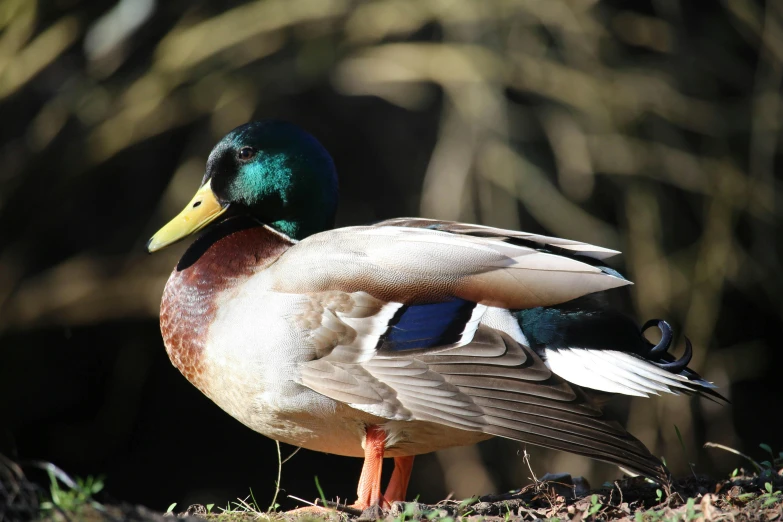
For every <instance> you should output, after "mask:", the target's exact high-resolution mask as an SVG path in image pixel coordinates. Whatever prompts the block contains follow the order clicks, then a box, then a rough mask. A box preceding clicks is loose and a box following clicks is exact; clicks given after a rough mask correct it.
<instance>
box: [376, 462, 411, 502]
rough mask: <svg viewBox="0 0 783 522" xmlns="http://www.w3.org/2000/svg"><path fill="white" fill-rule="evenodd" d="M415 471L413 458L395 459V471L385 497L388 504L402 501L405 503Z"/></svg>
mask: <svg viewBox="0 0 783 522" xmlns="http://www.w3.org/2000/svg"><path fill="white" fill-rule="evenodd" d="M412 471H413V457H394V471H393V472H392V476H391V480H390V481H389V486H388V487H387V488H386V493H385V494H384V495H383V496H384V497H385V498H386V501H387V502H394V501H395V500H400V501H402V502H405V494H406V493H407V492H408V482H410V480H411V472H412Z"/></svg>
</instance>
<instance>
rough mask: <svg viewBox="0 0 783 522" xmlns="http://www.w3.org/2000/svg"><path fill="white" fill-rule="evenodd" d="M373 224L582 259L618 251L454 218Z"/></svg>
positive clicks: (597, 258) (602, 256)
mask: <svg viewBox="0 0 783 522" xmlns="http://www.w3.org/2000/svg"><path fill="white" fill-rule="evenodd" d="M374 226H376V227H389V226H394V227H406V228H421V229H427V230H439V231H442V232H447V233H449V234H457V235H462V236H473V237H481V238H486V239H494V240H497V241H503V242H508V243H512V244H517V245H522V246H527V247H530V248H533V249H536V250H545V251H549V252H552V253H555V254H559V255H564V256H580V257H582V258H587V259H594V260H597V261H601V260H604V259H607V258H609V257H612V256H615V255H617V254H619V253H620V252H618V251H617V250H611V249H609V248H604V247H599V246H595V245H590V244H587V243H581V242H579V241H573V240H570V239H562V238H559V237H551V236H542V235H538V234H529V233H527V232H519V231H516V230H507V229H503V228H494V227H487V226H484V225H472V224H468V223H458V222H456V221H439V220H436V219H425V218H395V219H387V220H386V221H381V222H379V223H376V224H375V225H374Z"/></svg>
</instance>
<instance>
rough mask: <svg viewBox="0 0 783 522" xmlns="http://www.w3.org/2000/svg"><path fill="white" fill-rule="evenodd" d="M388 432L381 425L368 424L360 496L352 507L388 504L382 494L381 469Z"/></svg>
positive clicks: (363, 508)
mask: <svg viewBox="0 0 783 522" xmlns="http://www.w3.org/2000/svg"><path fill="white" fill-rule="evenodd" d="M385 443H386V432H385V431H383V429H381V427H380V426H368V427H367V435H366V436H365V439H364V465H363V466H362V476H361V477H360V478H359V488H358V489H357V491H356V493H357V495H358V496H359V498H358V499H357V500H356V502H355V503H354V505H353V506H352V507H355V508H357V509H361V510H365V509H367V508H368V507H370V506H379V505H380V506H383V507H385V506H388V505H389V503H388V502H387V501H386V499H385V498H383V496H382V495H381V469H382V466H383V452H384V449H385Z"/></svg>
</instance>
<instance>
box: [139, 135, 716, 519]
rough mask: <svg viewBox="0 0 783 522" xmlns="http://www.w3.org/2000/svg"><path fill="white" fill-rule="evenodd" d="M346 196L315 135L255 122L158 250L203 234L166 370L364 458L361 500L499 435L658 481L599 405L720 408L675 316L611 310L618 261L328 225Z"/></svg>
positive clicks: (537, 246) (166, 322)
mask: <svg viewBox="0 0 783 522" xmlns="http://www.w3.org/2000/svg"><path fill="white" fill-rule="evenodd" d="M337 196H338V190H337V176H336V172H335V167H334V164H333V162H332V159H331V157H330V156H329V154H328V153H327V152H326V150H325V149H324V148H323V147H322V146H321V144H320V143H319V142H318V141H317V140H316V139H315V138H313V137H312V136H311V135H309V134H308V133H306V132H305V131H303V130H301V129H300V128H298V127H296V126H294V125H292V124H289V123H284V122H275V121H261V122H253V123H248V124H246V125H243V126H241V127H238V128H236V129H234V130H233V131H231V132H229V133H228V134H227V135H226V136H225V137H224V138H223V139H222V140H220V142H219V143H218V144H217V145H216V146H215V147H214V148H213V149H212V152H211V153H210V155H209V159H208V161H207V165H206V174H205V175H204V178H203V181H202V183H201V187H200V188H199V189H198V191H197V192H196V194H195V196H194V197H193V199H192V201H191V202H190V203H188V205H187V206H186V207H185V209H184V210H183V211H182V212H181V213H180V214H179V215H178V216H177V217H175V218H174V219H173V220H172V221H171V222H169V223H168V224H167V225H165V226H164V227H163V228H162V229H160V231H159V232H157V233H156V234H155V235H154V236H153V237H152V239H150V241H149V243H148V245H147V248H148V250H149V252H155V251H157V250H160V249H162V248H164V247H166V246H168V245H170V244H172V243H174V242H176V241H179V240H180V239H183V238H185V237H186V236H189V235H190V234H193V233H195V232H198V231H201V230H202V229H203V230H204V232H203V233H202V234H201V235H200V236H199V237H198V239H196V240H195V242H194V243H193V244H192V245H191V246H190V247H189V248H188V249H187V251H186V252H185V254H184V255H183V256H182V258H181V260H180V261H179V263H178V264H177V266H176V268H175V269H174V271H173V272H172V274H171V277H170V278H169V280H168V283H167V284H166V287H165V290H164V293H163V299H162V303H161V308H160V326H161V332H162V335H163V341H164V343H165V346H166V350H167V352H168V355H169V357H170V359H171V361H172V363H173V364H174V366H176V367H177V368H178V369H179V370H180V372H182V374H183V375H184V376H185V377H186V378H187V379H188V380H189V381H190V382H191V383H192V384H193V385H195V386H196V387H197V388H198V389H199V390H201V391H202V392H203V393H204V394H205V395H206V396H207V397H209V398H210V399H211V400H213V401H214V402H215V403H216V404H217V405H218V406H220V407H221V408H223V409H224V410H225V411H226V412H228V413H229V414H230V415H232V416H233V417H234V418H236V419H237V420H239V421H240V422H242V423H243V424H245V425H246V426H248V427H249V428H251V429H253V430H255V431H257V432H259V433H262V434H264V435H266V436H267V437H271V438H272V439H275V440H278V441H281V442H285V443H287V444H292V445H294V446H301V447H303V448H308V449H311V450H316V451H323V452H327V453H333V454H337V455H345V456H351V457H363V458H364V465H363V468H362V473H361V477H360V479H359V486H358V490H357V495H358V499H357V502H356V504H355V506H356V507H358V508H367V507H369V506H378V505H388V503H389V502H392V501H395V500H404V498H405V495H406V490H407V486H408V480H409V478H410V474H411V469H412V466H413V459H414V456H415V455H419V454H423V453H428V452H431V451H435V450H438V449H442V448H448V447H452V446H459V445H467V444H474V443H477V442H479V441H482V440H485V439H488V438H490V437H495V436H498V437H506V438H509V439H514V440H517V441H522V442H525V443H530V444H534V445H539V446H544V447H547V448H554V449H557V450H563V451H568V452H572V453H576V454H579V455H586V456H588V457H592V458H595V459H600V460H603V461H607V462H611V463H614V464H618V465H620V466H623V467H625V468H626V469H629V470H631V471H633V472H636V473H639V474H642V475H645V476H647V477H651V478H654V479H657V480H663V479H664V478H665V477H666V473H667V472H666V470H665V468H664V467H663V466H662V464H661V462H660V461H659V460H658V459H657V458H655V457H654V456H653V455H652V454H650V452H649V451H648V450H647V448H645V447H644V445H643V444H642V443H641V442H640V441H638V440H637V439H636V438H634V437H633V436H632V435H630V434H629V433H628V432H627V431H626V430H625V429H624V428H623V427H621V426H620V425H619V424H617V423H615V422H613V421H611V420H607V419H606V418H604V416H603V413H602V409H601V405H602V404H603V399H604V398H605V397H606V396H607V395H609V394H626V395H635V396H642V397H646V396H648V395H650V394H658V393H659V392H668V393H674V394H677V393H684V394H703V395H706V396H708V397H713V398H720V396H719V395H718V394H717V393H716V392H715V391H714V390H713V388H714V386H713V385H712V384H711V383H709V382H707V381H705V380H704V379H702V378H701V377H700V376H699V375H697V374H696V372H694V371H693V370H691V369H689V368H688V367H687V365H688V362H689V361H690V358H691V345H690V343H686V351H685V354H684V355H683V356H682V357H681V358H679V359H675V358H674V357H673V356H672V355H670V354H669V353H668V349H669V347H670V345H671V341H672V331H671V328H670V327H669V325H668V324H667V323H666V322H665V321H651V322H648V323H647V324H646V325H644V327H643V328H642V329H639V328H638V327H637V326H636V324H635V323H634V322H633V321H632V320H631V319H628V318H626V317H625V316H624V315H622V314H620V313H618V312H617V311H615V310H612V309H611V308H609V307H608V306H607V305H606V304H605V303H604V301H603V300H602V299H601V296H602V294H601V293H602V292H605V291H606V290H609V289H612V288H617V287H621V286H625V285H628V284H630V282H629V281H628V280H626V279H625V278H623V277H622V276H621V275H620V274H618V273H617V272H616V271H614V270H612V269H610V268H608V267H606V266H604V260H605V259H606V258H608V257H610V256H612V255H615V254H617V253H618V252H616V251H614V250H609V249H607V248H602V247H598V246H593V245H588V244H585V243H580V242H578V241H571V240H566V239H558V238H554V237H546V236H541V235H535V234H527V233H524V232H516V231H512V230H502V229H498V228H491V227H486V226H480V225H470V224H463V223H456V222H449V221H437V220H432V219H423V218H400V219H391V220H388V221H382V222H380V223H376V224H373V225H369V226H353V227H345V228H337V229H333V226H334V217H335V210H336V208H337ZM652 326H657V327H658V328H659V329H660V330H661V334H662V338H661V341H660V342H659V343H657V344H655V345H653V344H652V343H650V342H648V341H647V340H646V339H645V337H644V336H643V335H642V334H643V332H644V330H645V329H646V328H649V327H652ZM385 457H393V458H394V466H395V467H394V472H393V474H392V477H391V480H390V483H389V485H388V488H387V489H386V490H385V493H384V494H382V493H381V465H382V462H383V459H384V458H385Z"/></svg>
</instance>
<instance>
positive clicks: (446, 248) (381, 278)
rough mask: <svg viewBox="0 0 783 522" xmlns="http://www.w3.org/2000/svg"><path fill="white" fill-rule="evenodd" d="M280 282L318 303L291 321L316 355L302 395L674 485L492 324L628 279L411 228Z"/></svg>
mask: <svg viewBox="0 0 783 522" xmlns="http://www.w3.org/2000/svg"><path fill="white" fill-rule="evenodd" d="M536 237H540V236H536ZM550 239H551V238H550ZM542 241H543V240H542ZM551 241H554V240H551ZM578 245H582V244H578ZM570 246H571V247H573V251H579V252H583V251H586V247H585V246H579V247H577V246H576V244H574V245H570ZM269 270H273V271H274V272H275V273H274V280H275V281H276V285H277V286H276V288H275V290H276V291H279V292H290V293H299V294H301V293H306V294H307V295H308V296H309V302H308V304H307V305H306V306H305V309H303V310H302V312H301V314H300V315H298V316H296V317H293V318H292V319H293V320H295V321H298V323H297V324H298V325H299V326H300V327H301V328H305V329H308V330H309V331H310V332H311V335H310V340H311V342H312V343H313V345H314V346H315V354H316V357H315V358H314V360H310V361H307V362H303V363H302V364H301V365H300V380H301V383H302V384H303V385H305V386H307V387H309V388H311V389H313V390H315V391H317V392H319V393H321V394H323V395H326V396H328V397H331V398H333V399H335V400H338V401H341V402H344V403H346V404H349V405H350V406H352V407H354V408H356V409H358V410H362V411H365V412H368V413H371V414H373V415H377V416H380V417H382V418H386V419H394V420H409V421H410V420H419V421H429V422H435V423H439V424H443V425H448V426H451V427H455V428H459V429H465V430H472V431H478V432H483V433H487V434H491V435H498V436H503V437H508V438H512V439H515V440H520V441H524V442H529V443H532V444H538V445H541V446H545V447H550V448H555V449H561V450H565V451H570V452H573V453H578V454H582V455H586V456H590V457H593V458H597V459H601V460H605V461H609V462H614V463H617V464H621V465H624V466H627V467H629V468H631V469H634V470H637V471H639V472H640V473H643V474H645V475H647V476H654V477H658V478H660V477H662V474H663V472H662V468H660V463H659V462H658V461H657V459H655V457H653V456H652V455H650V453H649V452H648V451H647V450H646V449H645V448H644V446H643V445H642V444H641V443H640V442H639V441H637V440H636V439H634V438H633V437H632V436H631V435H629V434H628V433H627V432H625V430H623V428H622V427H620V426H619V425H618V424H616V423H613V422H611V421H607V420H605V419H603V418H602V414H601V411H600V409H599V408H598V407H597V406H596V405H595V404H593V403H592V402H591V401H590V399H589V398H588V397H587V396H586V395H585V394H584V393H583V392H582V391H581V390H580V388H579V387H578V386H576V385H573V384H570V383H568V382H567V381H565V380H564V379H562V378H561V377H559V376H557V375H555V374H553V373H552V372H551V371H550V370H549V369H548V368H547V366H546V365H545V364H544V363H543V361H542V360H541V358H540V357H539V356H538V355H537V354H536V352H535V351H533V350H532V349H531V348H529V347H527V346H525V345H523V344H520V343H519V342H517V341H516V340H514V339H513V338H512V337H510V336H509V335H508V334H507V333H505V332H502V331H500V330H498V329H495V328H491V327H489V326H487V325H483V324H482V319H484V318H485V316H487V314H488V312H489V311H490V310H491V311H493V313H494V314H498V313H500V314H506V315H508V316H509V318H510V319H512V320H513V318H512V317H511V315H510V312H508V311H507V309H509V308H511V309H520V308H530V307H536V306H546V305H548V304H554V303H559V302H563V301H568V300H571V299H574V298H575V297H578V296H580V295H584V294H586V293H590V292H597V291H602V290H606V289H609V288H614V287H617V286H622V285H625V284H628V282H627V281H625V280H624V279H622V278H619V277H615V276H614V275H612V274H608V273H606V272H604V271H602V270H601V269H600V268H597V267H594V266H591V265H589V264H586V263H583V262H581V261H579V260H577V259H574V258H571V257H567V256H561V255H557V254H553V253H551V252H542V251H540V250H539V249H537V248H534V247H531V246H528V245H523V244H517V243H514V242H509V241H505V240H503V239H502V238H501V237H500V236H492V237H490V236H487V237H478V236H475V235H467V234H455V233H451V232H444V231H442V230H435V229H431V228H410V227H398V226H382V227H378V226H375V227H352V228H344V229H338V230H334V231H330V232H325V233H322V234H317V235H314V236H311V237H309V238H307V239H305V240H303V241H301V242H300V243H298V244H297V245H296V246H294V247H292V248H291V249H289V250H288V251H287V252H286V253H285V254H283V256H281V258H280V259H279V260H278V262H277V263H275V265H273V266H272V267H270V269H269Z"/></svg>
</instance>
